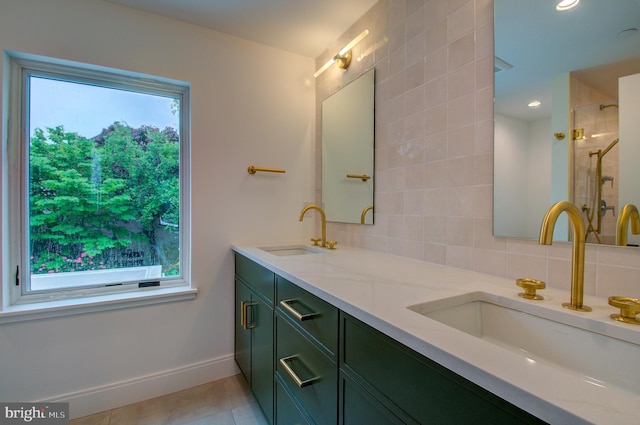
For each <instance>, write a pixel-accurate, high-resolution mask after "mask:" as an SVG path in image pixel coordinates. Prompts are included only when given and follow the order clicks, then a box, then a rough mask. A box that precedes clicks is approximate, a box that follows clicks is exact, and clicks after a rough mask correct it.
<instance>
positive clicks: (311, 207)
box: [299, 205, 327, 248]
mask: <svg viewBox="0 0 640 425" xmlns="http://www.w3.org/2000/svg"><path fill="white" fill-rule="evenodd" d="M309 210H317V211H318V212H319V213H320V219H321V220H322V239H321V241H322V244H321V245H320V246H321V247H323V248H326V247H327V217H326V216H325V215H324V211H323V210H322V208H320V207H319V206H317V205H307V206H306V207H304V208H303V209H302V211H301V212H300V219H299V221H302V219H303V218H304V214H305V213H306V212H307V211H309Z"/></svg>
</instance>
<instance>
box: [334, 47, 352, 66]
mask: <svg viewBox="0 0 640 425" xmlns="http://www.w3.org/2000/svg"><path fill="white" fill-rule="evenodd" d="M351 58H353V53H352V52H351V50H349V51H347V52H345V53H343V54H340V53H338V54H337V55H336V56H335V57H334V59H335V61H336V63H337V64H338V68H340V69H347V68H349V65H351Z"/></svg>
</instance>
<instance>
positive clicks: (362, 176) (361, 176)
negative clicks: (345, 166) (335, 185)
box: [347, 174, 371, 182]
mask: <svg viewBox="0 0 640 425" xmlns="http://www.w3.org/2000/svg"><path fill="white" fill-rule="evenodd" d="M347 178H348V179H361V180H362V181H363V182H366V181H367V180H369V179H370V178H371V176H368V175H366V174H347Z"/></svg>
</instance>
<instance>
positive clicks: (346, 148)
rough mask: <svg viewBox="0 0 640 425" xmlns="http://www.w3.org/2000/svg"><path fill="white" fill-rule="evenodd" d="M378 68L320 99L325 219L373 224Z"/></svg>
mask: <svg viewBox="0 0 640 425" xmlns="http://www.w3.org/2000/svg"><path fill="white" fill-rule="evenodd" d="M374 99H375V70H374V69H373V68H372V69H371V70H369V71H367V72H365V73H364V74H362V75H361V76H359V77H358V78H357V79H355V80H354V81H352V82H350V83H349V84H347V85H346V86H344V87H342V88H341V89H340V90H338V91H337V92H336V93H334V94H332V95H331V96H329V97H327V98H326V99H324V100H323V101H322V207H323V209H324V211H325V213H326V216H327V221H334V222H341V223H362V224H373V193H374V192H373V178H374V176H373V170H374V168H373V156H374V109H375V105H374Z"/></svg>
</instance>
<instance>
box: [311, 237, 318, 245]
mask: <svg viewBox="0 0 640 425" xmlns="http://www.w3.org/2000/svg"><path fill="white" fill-rule="evenodd" d="M311 242H313V246H318V242H320V238H311Z"/></svg>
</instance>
